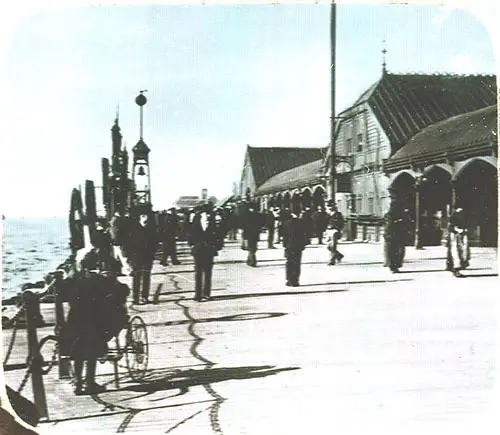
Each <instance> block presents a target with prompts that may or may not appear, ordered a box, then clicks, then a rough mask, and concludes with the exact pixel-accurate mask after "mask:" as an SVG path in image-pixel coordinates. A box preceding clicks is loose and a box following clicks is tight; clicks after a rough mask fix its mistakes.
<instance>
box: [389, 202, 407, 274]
mask: <svg viewBox="0 0 500 435" xmlns="http://www.w3.org/2000/svg"><path fill="white" fill-rule="evenodd" d="M384 219H385V227H384V241H385V243H384V252H385V265H386V266H387V267H389V269H390V270H391V271H392V273H398V272H399V268H400V267H402V266H403V259H404V254H405V242H406V236H407V225H406V215H405V211H404V210H403V209H402V208H401V207H399V206H398V205H397V204H395V203H394V202H393V203H391V205H390V207H389V211H388V212H387V213H386V214H385V216H384Z"/></svg>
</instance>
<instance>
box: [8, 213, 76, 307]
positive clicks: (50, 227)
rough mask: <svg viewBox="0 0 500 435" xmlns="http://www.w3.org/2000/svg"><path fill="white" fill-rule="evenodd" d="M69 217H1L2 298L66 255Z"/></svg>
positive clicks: (53, 268)
mask: <svg viewBox="0 0 500 435" xmlns="http://www.w3.org/2000/svg"><path fill="white" fill-rule="evenodd" d="M68 245H69V235H68V221H67V219H63V218H44V219H26V218H21V219H17V218H16V219H13V218H12V219H9V218H8V217H7V218H6V219H5V220H4V221H3V246H2V248H3V271H2V298H3V299H6V298H9V297H11V296H14V295H16V294H17V293H18V292H19V291H20V290H21V286H22V285H23V284H25V283H27V282H36V281H40V280H42V279H43V278H44V276H45V275H46V274H47V273H48V272H52V271H53V270H55V268H56V267H57V266H58V265H59V264H61V263H62V262H63V261H64V260H65V259H66V258H67V257H68V255H69V246H68Z"/></svg>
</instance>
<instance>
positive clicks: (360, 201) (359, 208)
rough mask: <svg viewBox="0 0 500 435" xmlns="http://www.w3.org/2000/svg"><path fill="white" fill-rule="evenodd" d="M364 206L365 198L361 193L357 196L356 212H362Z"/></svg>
mask: <svg viewBox="0 0 500 435" xmlns="http://www.w3.org/2000/svg"><path fill="white" fill-rule="evenodd" d="M362 207H363V198H362V197H361V195H359V196H358V197H357V198H356V213H358V214H362V213H363V209H362Z"/></svg>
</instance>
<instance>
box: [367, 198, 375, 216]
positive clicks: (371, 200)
mask: <svg viewBox="0 0 500 435" xmlns="http://www.w3.org/2000/svg"><path fill="white" fill-rule="evenodd" d="M373 212H374V208H373V197H370V198H368V214H370V215H373Z"/></svg>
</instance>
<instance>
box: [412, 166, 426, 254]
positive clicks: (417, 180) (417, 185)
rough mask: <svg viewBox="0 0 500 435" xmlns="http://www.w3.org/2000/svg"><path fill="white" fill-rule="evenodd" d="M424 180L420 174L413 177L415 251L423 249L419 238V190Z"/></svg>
mask: <svg viewBox="0 0 500 435" xmlns="http://www.w3.org/2000/svg"><path fill="white" fill-rule="evenodd" d="M426 180H427V179H426V178H425V177H424V174H422V173H419V174H417V175H416V177H415V249H424V248H423V246H422V241H421V237H420V221H421V219H420V189H421V186H422V184H423V183H424V182H425V181H426Z"/></svg>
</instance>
